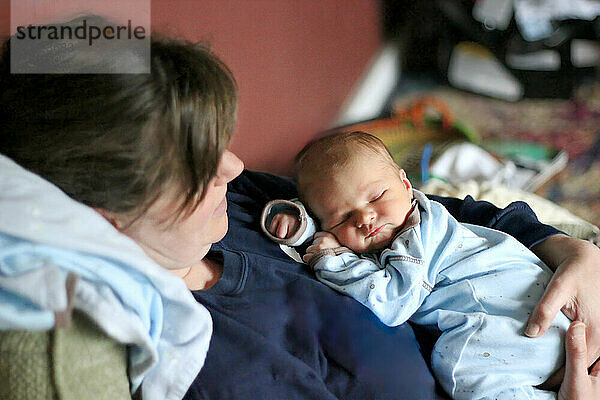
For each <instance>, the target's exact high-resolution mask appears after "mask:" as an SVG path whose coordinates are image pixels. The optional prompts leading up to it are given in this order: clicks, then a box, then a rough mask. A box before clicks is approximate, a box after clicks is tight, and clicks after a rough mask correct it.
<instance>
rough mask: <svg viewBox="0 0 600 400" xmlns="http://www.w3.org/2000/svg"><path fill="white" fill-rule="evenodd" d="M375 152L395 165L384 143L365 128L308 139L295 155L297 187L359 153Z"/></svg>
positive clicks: (300, 187)
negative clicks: (309, 140) (311, 140)
mask: <svg viewBox="0 0 600 400" xmlns="http://www.w3.org/2000/svg"><path fill="white" fill-rule="evenodd" d="M365 154H370V155H376V156H378V157H381V159H382V161H385V162H389V163H390V165H393V166H396V164H395V162H394V159H393V158H392V155H391V154H390V152H389V150H388V149H387V147H386V146H385V144H384V143H383V142H382V141H381V139H379V138H378V137H376V136H373V135H371V134H369V133H367V132H362V131H352V132H344V133H337V134H332V135H328V136H324V137H321V138H319V139H317V140H315V141H313V142H310V143H308V144H307V145H306V146H304V148H303V149H302V150H301V151H300V152H299V153H298V155H297V156H296V163H295V176H296V179H297V181H298V191H299V192H300V194H301V193H302V192H303V188H304V187H305V185H307V184H310V182H312V181H313V180H314V179H315V178H317V177H322V176H327V174H329V173H331V172H335V171H336V170H339V168H343V167H345V166H346V165H347V164H348V163H349V161H351V160H352V159H354V158H355V157H357V156H360V155H365Z"/></svg>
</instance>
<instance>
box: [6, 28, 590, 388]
mask: <svg viewBox="0 0 600 400" xmlns="http://www.w3.org/2000/svg"><path fill="white" fill-rule="evenodd" d="M76 22H77V21H75V22H74V21H72V22H71V23H76ZM94 22H95V23H96V24H100V23H102V21H97V20H96V21H94ZM69 48H70V49H71V50H69V54H64V55H61V54H59V60H60V62H61V63H65V64H69V63H76V64H77V66H78V67H82V70H85V68H83V67H85V66H86V65H94V64H98V63H102V62H105V61H106V60H104V59H99V58H98V55H97V54H96V53H95V52H94V49H93V48H92V47H91V46H87V47H86V46H80V47H78V46H77V43H73V44H72V46H70V47H69ZM120 51H121V52H122V53H120V54H119V56H121V57H119V62H120V63H123V62H131V63H137V62H139V60H138V59H136V57H135V56H132V55H131V54H129V53H128V50H127V49H126V48H123V49H120ZM151 51H152V54H151V73H150V74H39V75H35V74H23V75H11V74H10V55H9V49H8V48H6V49H5V51H4V53H3V57H2V61H1V65H0V110H2V111H0V112H2V121H3V124H4V125H3V128H2V130H1V133H0V152H1V153H2V154H4V155H5V156H7V157H8V158H10V159H12V160H13V161H14V162H16V163H17V164H19V165H20V166H22V167H24V168H25V169H27V170H28V171H31V172H33V173H35V174H37V175H39V176H41V177H42V178H43V179H44V181H45V182H51V183H52V184H54V185H56V186H58V187H59V188H60V189H61V190H62V191H64V192H65V193H66V194H67V195H68V196H70V197H71V198H72V199H75V200H76V201H77V202H79V203H82V204H84V205H86V206H87V207H90V208H92V209H93V210H95V212H96V213H97V214H99V215H102V216H103V217H104V219H105V220H107V221H109V222H110V223H111V224H112V226H113V227H114V228H115V229H113V230H112V233H113V234H116V232H117V231H118V232H121V233H123V234H125V235H126V236H127V237H129V238H131V239H133V240H134V241H135V242H136V243H137V244H138V245H139V247H141V248H142V249H143V250H144V252H145V253H146V254H147V255H148V256H149V257H150V258H151V259H152V260H154V262H156V263H157V264H158V265H160V266H162V267H164V268H166V269H168V270H170V271H171V272H173V274H174V275H178V276H180V277H181V278H182V279H183V281H184V282H185V284H186V286H187V287H188V288H189V289H190V290H192V293H193V295H194V297H195V298H196V300H198V301H199V302H200V303H201V304H203V305H204V306H205V307H206V308H208V309H209V311H210V312H211V316H212V318H213V322H214V332H213V335H212V338H211V345H210V349H209V351H208V354H207V358H206V363H205V365H204V368H203V369H202V371H201V372H200V374H198V375H197V377H196V378H195V379H194V376H196V373H197V368H196V365H191V364H190V366H189V368H181V367H178V368H177V369H176V371H173V370H171V371H170V372H172V373H173V372H174V374H173V375H170V377H171V378H173V379H174V381H175V384H169V383H168V382H167V383H165V384H164V386H165V387H166V388H167V389H164V393H163V394H162V396H163V398H181V395H182V394H183V392H185V390H187V389H188V388H187V385H189V382H191V380H194V381H193V383H191V385H190V386H189V390H188V392H187V395H186V398H188V399H196V398H223V399H224V398H286V399H294V398H305V399H315V398H318V399H328V398H330V399H336V398H344V399H349V398H373V399H374V398H396V397H400V396H406V397H409V398H411V397H412V398H432V397H434V396H436V388H435V382H434V380H433V378H432V377H431V375H430V374H429V372H428V369H427V366H426V362H425V361H424V359H423V357H422V355H421V352H420V351H419V347H418V345H417V343H416V341H415V338H414V336H413V331H412V329H411V328H410V327H409V326H408V325H403V326H401V327H398V328H396V329H393V330H386V328H384V327H382V326H381V325H380V324H378V322H377V321H375V320H374V319H373V318H372V317H371V316H370V314H369V313H368V312H367V311H365V310H363V309H362V308H361V307H360V306H359V305H358V304H357V303H355V302H352V301H351V300H349V299H347V298H345V297H341V296H338V295H336V294H335V293H334V292H332V291H331V290H329V289H327V288H326V287H324V286H323V285H321V284H319V283H318V282H317V281H316V280H314V278H313V277H312V276H311V275H310V274H309V273H308V272H307V270H306V269H305V268H303V266H302V265H301V264H299V263H296V262H294V261H293V260H291V259H289V258H288V257H287V256H286V255H285V254H283V253H282V252H281V251H280V249H279V247H277V246H275V245H273V244H272V243H271V242H269V241H268V240H266V239H265V238H264V237H262V236H261V234H260V228H259V225H258V219H259V214H260V211H261V209H262V206H263V205H264V203H265V202H266V201H268V200H269V199H272V198H282V197H283V198H287V197H291V196H292V195H293V194H294V185H293V182H291V180H289V179H284V178H279V177H275V176H272V175H268V174H261V173H252V172H249V171H246V172H244V173H242V174H241V175H240V173H241V171H242V168H243V165H242V163H241V161H240V160H239V159H238V158H237V157H236V156H235V155H234V154H232V153H231V152H229V151H227V150H226V147H227V144H228V142H229V139H230V135H231V133H232V131H233V127H234V121H235V109H236V105H237V98H236V96H237V94H236V87H235V83H234V80H233V77H232V76H231V74H230V72H229V71H228V69H227V68H226V67H225V66H224V65H223V64H222V63H221V62H220V61H219V60H218V59H217V58H215V57H214V56H213V55H212V54H211V53H210V52H208V51H207V50H205V49H203V48H201V47H198V46H195V45H191V44H189V43H183V42H178V41H170V40H159V39H153V40H152V43H151ZM73 54H75V55H76V56H73ZM46 55H47V54H46V53H44V52H41V53H40V54H39V56H40V57H41V58H40V59H39V60H37V59H36V58H35V57H33V58H31V59H29V60H27V62H42V63H43V62H45V60H44V57H45V56H46ZM53 57H54V58H53V62H55V60H56V54H53ZM36 60H37V61H36ZM5 161H6V160H5ZM6 162H7V163H9V164H10V163H11V162H12V161H10V160H8V161H6ZM11 168H17V167H14V165H13V166H12V167H11ZM12 170H13V169H11V171H12ZM19 171H20V172H19V174H23V172H22V171H21V170H19ZM24 174H25V175H26V176H28V177H29V178H27V179H32V178H31V176H30V175H27V174H29V172H27V171H25V173H24ZM238 175H240V176H239V177H237V179H235V178H236V176H238ZM24 179H25V178H24ZM228 187H229V194H228V196H227V200H226V197H225V194H226V192H227V190H228ZM440 200H441V201H442V202H443V203H444V204H445V205H446V206H447V207H448V208H449V209H450V210H451V211H452V212H453V213H454V214H455V215H456V216H457V217H458V218H459V219H460V220H462V221H465V222H472V223H479V224H483V225H487V226H491V227H495V228H497V229H503V230H506V231H507V232H508V233H511V234H513V235H515V236H516V237H517V238H519V239H520V240H522V241H523V242H524V243H525V244H527V245H528V246H533V247H532V248H533V249H534V251H536V252H537V254H538V255H539V256H540V257H542V258H543V259H545V260H546V261H548V263H549V264H550V265H552V266H554V267H559V270H558V272H557V276H559V277H560V279H559V280H555V281H554V282H555V283H553V284H552V285H551V286H552V287H553V288H554V290H553V291H550V292H549V293H548V297H547V299H549V300H547V301H546V303H544V304H546V305H544V306H542V307H541V308H539V310H540V311H541V312H539V313H538V314H539V316H540V317H541V319H537V320H536V322H537V323H538V325H540V326H541V327H542V329H541V330H537V334H539V333H540V331H543V327H544V326H546V325H547V324H548V323H549V320H551V319H552V318H551V314H553V313H556V312H557V311H558V309H559V308H560V307H562V305H563V304H567V305H569V306H570V305H573V307H572V308H571V309H570V310H569V311H571V315H570V316H572V317H574V318H578V319H582V320H584V321H585V322H586V323H588V324H589V325H590V328H591V337H590V338H591V339H593V338H596V337H600V332H597V331H599V330H598V329H597V328H596V326H597V324H598V323H600V317H598V316H596V315H595V314H594V312H593V311H592V310H594V309H597V308H598V307H596V304H597V303H598V302H599V299H597V298H596V293H597V292H595V291H594V290H593V286H589V285H590V281H592V280H595V279H594V278H595V277H596V276H597V275H598V272H595V271H594V266H595V263H596V262H597V261H598V259H600V256H599V255H598V252H597V251H596V250H595V249H593V248H590V247H589V246H588V245H586V244H585V243H582V242H580V241H575V240H573V239H570V238H567V237H566V236H564V235H560V234H558V232H557V231H556V230H554V229H553V228H550V227H547V226H545V225H542V224H540V223H539V222H538V221H537V219H536V218H535V216H534V215H533V214H532V212H531V210H530V209H528V208H527V207H526V205H523V204H515V205H511V206H509V207H507V208H506V209H504V210H499V209H496V208H495V207H493V206H491V205H489V204H486V203H481V202H473V201H472V200H469V199H467V200H465V201H461V200H456V199H440ZM61 204H62V203H61ZM87 210H88V211H89V209H87ZM228 214H229V221H228ZM10 217H12V218H13V219H16V218H18V219H20V220H24V219H26V218H27V219H28V218H30V216H29V215H27V216H26V215H18V214H17V215H11V216H10ZM228 226H229V233H228V234H227V235H226V236H225V234H226V233H227V229H228ZM67 227H69V228H70V226H69V225H67ZM1 229H2V228H0V230H1ZM120 238H121V239H122V238H123V235H121V236H120ZM100 239H102V238H101V237H99V238H98V240H100ZM93 240H94V239H90V241H93ZM119 240H120V239H119ZM557 245H560V250H559V251H557V250H556V249H557ZM124 251H125V252H126V253H127V254H130V255H131V257H129V258H128V261H130V262H131V264H134V262H133V261H132V259H133V258H136V257H134V256H138V254H137V253H135V250H134V249H132V248H129V249H126V250H124ZM141 257H142V256H140V258H141ZM109 261H112V259H110V260H109ZM121 262H122V263H123V262H125V261H124V260H121ZM0 266H1V264H0ZM59 267H64V266H59ZM88 273H89V268H87V267H85V268H83V270H82V271H80V275H82V276H83V278H82V280H85V278H86V277H87V276H88V275H87V274H88ZM145 273H146V274H148V273H150V274H155V275H154V276H155V277H156V276H158V275H156V272H155V271H150V272H147V271H145ZM159 278H160V279H159ZM159 278H156V281H161V279H162V276H161V277H159ZM137 279H138V281H142V280H143V279H144V275H143V274H142V276H141V277H140V276H137ZM105 283H106V285H107V287H108V288H109V291H112V292H114V293H117V294H118V293H119V292H118V288H116V286H118V285H117V284H115V283H114V282H109V281H107V282H105ZM117 283H118V282H117ZM111 284H114V285H113V286H111ZM132 284H134V283H132ZM0 287H1V288H2V290H4V292H7V291H8V290H9V289H8V288H7V287H6V286H0ZM42 287H43V286H42ZM169 288H170V289H171V290H175V289H173V288H176V285H173V286H170V287H169ZM169 293H170V294H171V295H174V294H173V293H171V292H169ZM158 295H160V296H164V297H165V298H168V297H167V296H165V293H162V292H159V293H158ZM566 299H572V300H571V301H569V302H567V301H566ZM182 301H185V299H183V300H182ZM75 308H77V304H75ZM341 308H343V309H344V312H343V313H342V312H340V310H341ZM67 311H68V310H67ZM84 311H85V310H84ZM161 311H162V312H164V314H165V318H167V317H169V316H171V317H173V314H176V316H175V320H176V321H178V322H179V323H180V324H181V325H180V326H178V327H175V326H174V325H171V326H165V327H163V329H162V330H161V329H160V328H156V327H155V328H156V329H157V330H158V331H159V333H160V334H161V335H168V333H169V331H172V330H177V329H178V330H179V331H180V332H181V335H184V336H185V333H186V332H188V330H189V332H192V333H193V332H196V333H198V331H197V327H196V328H195V329H196V330H194V326H195V324H197V323H198V318H199V317H197V316H196V315H195V314H190V315H183V314H181V310H180V309H174V308H170V307H168V306H165V307H163V308H162V309H161ZM67 314H68V312H67ZM341 315H343V318H341V317H340V316H341ZM84 316H85V317H87V318H91V319H94V315H93V312H88V313H85V312H84ZM184 317H188V318H184ZM94 321H96V320H95V319H94ZM96 322H97V321H96ZM540 322H541V324H540ZM81 325H83V326H84V327H86V328H85V329H87V328H89V325H90V324H89V321H88V322H86V321H83V322H82V323H81ZM75 327H76V328H78V327H80V326H75ZM101 327H102V328H103V329H101V330H96V333H95V334H94V335H92V337H93V339H98V337H99V336H100V335H105V337H106V336H108V337H110V338H115V339H116V340H117V341H118V342H120V343H133V341H131V340H127V339H123V338H120V337H118V336H117V335H115V334H114V332H113V330H111V326H110V324H107V325H104V326H102V325H101ZM48 329H49V328H48ZM58 329H59V328H57V327H56V326H55V327H54V330H53V332H56V331H57V330H58ZM83 330H84V328H82V329H80V330H78V331H77V332H75V336H81V331H83ZM356 330H361V331H362V335H356V334H354V332H356ZM165 332H166V333H165ZM365 332H367V333H368V335H366V336H370V337H372V338H373V341H372V342H364V341H359V340H357V338H358V337H364V336H365V334H364V333H365ZM13 333H15V334H16V335H24V334H26V332H23V330H20V331H18V330H17V331H15V332H13ZM171 334H172V332H171ZM192 337H193V335H192V336H190V338H192ZM98 340H99V339H98ZM92 342H94V340H92ZM374 343H378V345H375V344H374ZM88 345H89V343H88ZM590 345H591V347H592V348H591V349H590V351H591V352H592V351H593V352H595V351H596V350H597V349H596V347H597V346H594V345H593V343H592V341H591V340H590ZM73 346H74V347H76V345H75V344H74V345H73ZM91 346H93V345H91ZM54 350H55V349H54ZM122 350H123V349H122V348H121V351H122ZM158 351H160V354H159V356H160V359H165V357H167V359H168V357H169V354H170V351H171V349H169V348H164V347H163V348H159V349H158ZM197 358H198V359H200V360H202V359H203V355H202V354H199V355H198V357H197ZM399 359H401V360H403V363H402V364H404V365H400V366H399V365H398V362H397V361H398V360H399ZM129 362H130V366H131V351H130V354H129ZM121 364H122V363H121ZM111 365H119V358H116V359H112V361H111ZM578 365H580V366H581V363H579V364H578ZM382 366H383V368H382ZM386 366H387V368H386ZM146 367H149V366H148V365H146ZM399 368H400V370H399ZM142 369H143V366H141V367H140V370H142ZM579 369H580V370H581V368H579ZM382 370H383V371H386V370H387V371H389V373H384V374H381V373H379V371H382ZM152 371H154V370H153V369H151V370H150V372H148V373H146V374H145V375H144V374H143V373H141V374H138V375H141V376H144V377H145V378H144V381H143V383H142V385H141V393H142V395H143V397H144V398H146V397H147V398H152V396H153V395H154V396H156V392H155V391H154V390H153V388H154V387H156V381H160V380H161V376H164V375H159V374H152ZM373 371H378V374H374V373H373ZM121 372H122V373H121V376H123V374H124V369H121ZM128 372H129V376H130V377H131V368H130V370H129V371H128ZM182 376H183V378H181V377H182ZM400 376H401V378H399V377H400ZM178 378H181V379H178ZM94 379H95V380H96V381H97V382H100V385H101V386H102V385H104V387H109V386H110V385H112V383H113V379H115V378H114V377H110V378H109V379H106V377H103V376H102V375H99V376H95V377H94ZM103 379H105V380H103ZM85 381H86V379H85V377H83V378H81V377H80V381H79V382H77V381H75V382H77V383H79V384H75V385H73V386H81V387H84V386H85V383H84V382H85ZM186 381H187V382H188V384H186V385H184V382H186ZM573 382H574V381H572V380H568V381H566V384H567V385H569V386H568V387H567V389H568V390H571V389H572V388H573V387H576V388H581V387H583V384H581V383H580V381H578V382H577V383H575V384H573ZM163 383H164V382H163ZM54 384H55V385H58V387H60V385H59V384H57V383H56V382H54ZM50 386H52V385H50ZM182 386H185V387H182ZM136 387H137V386H136V383H135V382H133V381H132V383H131V390H132V391H135V389H136ZM567 389H565V390H567ZM568 393H570V394H571V393H575V392H572V391H571V392H568ZM86 396H87V397H86V398H98V396H99V392H98V391H97V392H93V393H91V394H90V393H88V394H87V395H86ZM83 397H84V396H82V398H83ZM23 398H26V397H23ZM573 398H574V399H576V398H577V397H573Z"/></svg>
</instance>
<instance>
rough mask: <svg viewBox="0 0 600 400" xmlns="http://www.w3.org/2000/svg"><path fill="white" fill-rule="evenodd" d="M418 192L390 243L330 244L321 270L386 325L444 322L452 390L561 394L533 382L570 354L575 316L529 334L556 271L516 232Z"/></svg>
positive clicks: (461, 395)
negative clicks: (462, 214) (374, 248)
mask: <svg viewBox="0 0 600 400" xmlns="http://www.w3.org/2000/svg"><path fill="white" fill-rule="evenodd" d="M413 193H414V198H415V200H416V206H415V208H414V209H413V213H412V214H411V217H410V218H409V219H410V220H412V222H413V224H412V226H410V227H405V228H404V229H403V230H402V231H401V232H400V233H399V234H398V235H397V236H396V238H395V239H394V240H393V242H392V244H391V246H390V247H389V248H386V249H384V250H383V251H381V253H379V254H361V255H356V254H354V253H351V252H343V251H344V250H341V251H342V252H341V253H340V250H339V249H336V250H335V251H334V252H331V251H329V252H327V251H325V252H323V253H322V254H320V256H319V257H317V258H318V260H317V261H316V263H314V270H315V273H316V275H317V278H318V279H319V280H321V281H322V282H324V283H325V284H327V285H328V286H330V287H332V288H334V289H336V290H338V291H340V292H342V293H345V294H347V295H349V296H352V297H354V298H355V299H356V300H358V301H359V302H361V303H362V304H364V305H365V306H367V307H368V308H369V309H371V310H372V311H373V312H374V313H375V314H376V315H377V316H378V317H379V318H380V319H381V321H383V322H384V323H385V324H387V325H390V326H396V325H399V324H402V323H403V322H405V321H407V320H409V319H410V321H411V322H414V323H417V324H421V325H425V326H430V327H436V328H439V330H441V331H442V334H441V336H440V337H439V339H438V340H437V342H436V343H435V347H434V349H433V352H432V356H431V363H432V367H433V370H434V373H435V375H436V377H437V379H438V380H439V382H440V383H441V385H442V386H443V387H444V389H445V390H446V391H447V392H448V393H449V394H450V395H451V396H452V398H454V399H556V393H554V392H549V391H542V390H539V389H537V388H535V387H534V386H536V385H539V384H540V383H542V382H544V381H545V380H546V379H547V378H548V377H549V376H550V375H551V374H552V373H553V372H554V371H555V370H557V369H558V368H559V367H560V366H561V365H562V364H563V363H564V342H563V340H564V334H565V332H566V330H567V328H568V326H569V323H570V321H569V320H568V319H567V318H566V317H565V316H564V315H563V314H562V313H559V315H558V316H557V317H556V318H555V320H554V322H553V325H552V327H551V328H550V329H549V331H548V332H547V333H546V334H544V335H543V336H542V337H540V338H537V339H531V338H528V337H525V336H524V335H523V329H524V327H525V323H526V321H527V319H528V317H529V314H530V312H531V311H532V310H533V308H534V307H535V305H536V303H537V302H538V300H539V299H540V297H541V296H542V294H543V293H544V289H545V287H546V285H547V283H548V282H549V281H550V278H551V276H552V273H551V271H550V270H549V269H548V267H546V266H545V265H544V264H543V263H542V261H540V260H539V259H538V258H537V257H536V256H535V255H534V254H533V253H532V252H531V251H529V250H528V249H527V248H526V247H524V246H523V245H522V244H521V243H519V242H518V241H517V240H516V239H514V238H512V237H511V236H509V235H507V234H504V233H502V232H499V231H496V230H493V229H489V228H483V227H480V226H474V225H468V224H461V223H459V222H458V221H457V220H455V219H454V218H453V217H452V216H451V215H450V214H449V213H448V212H447V211H446V209H445V208H444V207H443V206H442V205H441V204H439V203H437V202H435V201H431V200H429V199H427V198H426V197H425V195H423V194H422V193H421V192H419V191H416V190H415V191H413ZM333 254H335V255H333ZM311 264H313V263H312V262H311ZM399 362H402V360H399Z"/></svg>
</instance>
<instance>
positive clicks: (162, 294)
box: [0, 155, 212, 400]
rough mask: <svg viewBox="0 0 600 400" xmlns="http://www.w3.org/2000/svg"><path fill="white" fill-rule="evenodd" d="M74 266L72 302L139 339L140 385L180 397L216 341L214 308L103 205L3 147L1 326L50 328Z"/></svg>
mask: <svg viewBox="0 0 600 400" xmlns="http://www.w3.org/2000/svg"><path fill="white" fill-rule="evenodd" d="M68 274H76V275H78V276H79V277H80V279H79V280H78V282H77V285H76V287H75V293H74V297H73V299H72V304H71V305H72V307H73V308H76V309H79V310H81V311H83V312H84V313H85V314H87V315H88V316H89V317H90V318H91V319H92V320H93V321H95V322H96V324H97V325H98V326H99V327H100V328H101V329H102V330H103V331H104V332H105V333H106V334H107V335H108V336H109V337H111V338H113V339H114V340H116V341H118V342H121V343H126V344H130V345H132V349H131V351H130V352H129V364H130V365H129V374H130V380H131V383H132V391H135V390H136V389H137V388H138V387H139V385H140V384H142V381H143V384H142V395H143V398H144V399H145V400H146V399H151V400H152V399H156V400H159V399H160V400H165V399H168V400H172V399H173V400H175V399H181V398H182V397H183V396H184V395H185V393H186V391H187V389H188V387H189V386H190V385H191V383H192V382H193V380H194V378H195V377H196V375H197V373H198V372H199V371H200V368H201V367H202V365H203V364H204V360H205V357H206V353H207V351H208V345H209V341H210V336H211V333H212V320H211V318H210V314H209V313H208V311H207V310H206V309H205V308H204V307H203V306H202V305H200V304H199V303H197V302H196V301H195V299H194V298H193V296H192V295H191V293H190V292H189V290H187V288H186V286H185V284H184V282H183V281H182V280H181V279H180V278H178V277H176V276H175V275H173V274H172V273H170V272H168V271H167V270H165V269H164V268H162V267H160V266H159V265H157V264H156V263H155V262H154V261H152V260H151V259H150V258H149V257H147V256H146V254H145V253H144V252H143V250H142V249H141V248H140V247H139V246H138V245H137V244H136V243H135V242H134V241H132V240H131V239H129V238H128V237H127V236H125V235H123V234H121V233H119V232H118V231H117V230H116V229H115V228H114V227H113V226H112V225H111V224H110V223H108V222H107V221H106V220H105V219H104V218H103V217H102V216H101V215H100V214H98V213H97V212H95V211H94V210H92V209H91V208H89V207H87V206H84V205H82V204H80V203H78V202H76V201H74V200H72V199H71V198H69V197H68V196H67V195H66V194H64V193H63V192H62V191H61V190H60V189H59V188H57V187H56V186H54V185H52V184H51V183H49V182H47V181H45V180H44V179H42V178H40V177H39V176H37V175H35V174H33V173H31V172H29V171H27V170H25V169H23V168H21V167H20V166H19V165H17V164H16V163H14V162H13V161H12V160H10V159H8V158H7V157H5V156H2V155H0V329H2V330H7V329H29V330H49V329H52V327H53V326H54V324H55V312H57V311H61V310H64V309H65V308H66V307H67V290H66V279H67V275H68Z"/></svg>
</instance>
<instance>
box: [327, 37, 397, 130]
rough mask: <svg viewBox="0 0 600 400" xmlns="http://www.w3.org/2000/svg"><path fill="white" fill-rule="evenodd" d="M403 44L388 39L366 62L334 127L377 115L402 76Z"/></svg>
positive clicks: (333, 124)
mask: <svg viewBox="0 0 600 400" xmlns="http://www.w3.org/2000/svg"><path fill="white" fill-rule="evenodd" d="M400 52H401V50H400V44H399V43H398V42H388V43H385V44H384V45H383V46H382V47H381V49H380V50H379V51H378V52H377V53H376V54H375V56H374V57H373V59H372V60H371V61H370V62H369V64H368V65H367V68H366V70H365V71H364V72H363V75H362V76H361V77H360V79H359V80H358V82H357V83H356V84H355V86H354V88H353V89H352V91H351V92H350V95H349V96H348V97H347V98H346V100H345V101H344V103H343V104H342V107H341V109H340V113H339V114H338V116H337V118H336V119H335V120H334V121H333V123H332V126H331V128H335V127H339V126H344V125H348V124H353V123H355V122H361V121H365V120H369V119H373V118H376V117H377V116H379V114H380V113H381V112H382V110H383V108H384V107H385V104H386V102H387V101H388V100H389V98H390V96H391V94H392V92H393V91H394V89H395V88H396V85H397V83H398V81H399V79H400V73H401V71H400V70H401V67H400Z"/></svg>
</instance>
